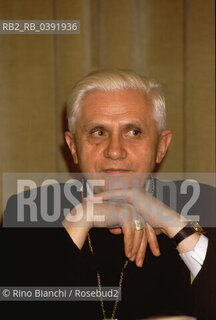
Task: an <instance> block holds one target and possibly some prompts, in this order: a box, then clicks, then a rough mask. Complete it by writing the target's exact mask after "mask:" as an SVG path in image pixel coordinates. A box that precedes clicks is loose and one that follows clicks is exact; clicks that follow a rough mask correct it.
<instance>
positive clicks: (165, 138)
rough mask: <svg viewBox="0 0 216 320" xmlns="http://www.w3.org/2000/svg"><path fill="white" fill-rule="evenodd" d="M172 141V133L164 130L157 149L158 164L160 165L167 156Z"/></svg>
mask: <svg viewBox="0 0 216 320" xmlns="http://www.w3.org/2000/svg"><path fill="white" fill-rule="evenodd" d="M171 140H172V131H171V130H163V131H162V132H161V134H160V138H159V144H158V148H157V156H156V163H160V162H161V161H162V160H163V158H164V157H165V155H166V152H167V149H168V147H169V144H170V142H171Z"/></svg>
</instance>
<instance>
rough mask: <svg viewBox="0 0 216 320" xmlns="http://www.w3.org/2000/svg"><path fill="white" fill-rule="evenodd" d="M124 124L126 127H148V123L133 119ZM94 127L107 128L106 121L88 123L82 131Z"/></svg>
mask: <svg viewBox="0 0 216 320" xmlns="http://www.w3.org/2000/svg"><path fill="white" fill-rule="evenodd" d="M122 126H123V127H124V128H126V129H130V128H134V127H136V128H139V129H146V124H145V123H143V122H140V121H132V122H127V123H123V124H122ZM93 128H101V129H106V128H107V126H106V124H104V123H98V122H92V123H88V124H86V125H84V126H83V130H82V131H85V132H86V131H90V130H91V129H93Z"/></svg>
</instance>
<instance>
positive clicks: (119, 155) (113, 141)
mask: <svg viewBox="0 0 216 320" xmlns="http://www.w3.org/2000/svg"><path fill="white" fill-rule="evenodd" d="M123 144H124V142H123V141H122V138H121V136H119V135H118V134H113V135H111V136H110V138H109V140H108V144H107V146H106V148H105V150H104V156H105V158H110V159H112V160H120V159H125V158H126V156H127V151H126V150H125V148H124V145H123Z"/></svg>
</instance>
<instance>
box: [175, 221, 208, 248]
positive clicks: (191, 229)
mask: <svg viewBox="0 0 216 320" xmlns="http://www.w3.org/2000/svg"><path fill="white" fill-rule="evenodd" d="M195 232H197V233H199V234H201V233H203V232H204V230H203V228H202V227H201V226H200V225H199V223H198V222H196V221H189V222H188V224H187V225H186V226H185V227H184V228H183V229H181V230H180V231H179V232H178V233H177V234H176V235H175V236H174V237H173V238H170V240H171V241H172V243H173V245H174V247H175V248H176V247H177V246H178V244H179V243H180V242H181V241H182V240H184V239H185V238H187V237H189V236H190V235H192V234H193V233H195Z"/></svg>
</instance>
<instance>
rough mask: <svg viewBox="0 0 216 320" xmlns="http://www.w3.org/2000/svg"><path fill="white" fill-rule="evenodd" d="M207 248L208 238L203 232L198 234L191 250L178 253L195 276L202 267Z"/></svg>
mask: <svg viewBox="0 0 216 320" xmlns="http://www.w3.org/2000/svg"><path fill="white" fill-rule="evenodd" d="M207 248H208V238H207V237H205V236H204V235H203V234H202V235H201V236H200V238H199V240H198V242H197V244H196V245H195V247H194V249H193V250H192V251H188V252H184V253H180V254H179V255H180V257H181V258H182V260H183V261H184V263H185V264H186V266H187V267H188V269H189V270H190V272H191V273H192V275H193V277H196V276H197V274H198V272H199V271H200V269H201V268H202V265H203V262H204V260H205V256H206V252H207Z"/></svg>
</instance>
